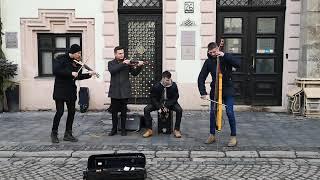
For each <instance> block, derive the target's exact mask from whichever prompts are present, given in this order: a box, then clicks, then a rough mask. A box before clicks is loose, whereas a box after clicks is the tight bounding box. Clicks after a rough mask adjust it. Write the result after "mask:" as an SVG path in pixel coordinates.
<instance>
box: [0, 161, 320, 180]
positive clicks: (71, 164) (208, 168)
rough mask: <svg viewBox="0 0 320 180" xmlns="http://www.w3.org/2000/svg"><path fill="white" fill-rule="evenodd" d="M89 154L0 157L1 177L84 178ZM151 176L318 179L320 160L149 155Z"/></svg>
mask: <svg viewBox="0 0 320 180" xmlns="http://www.w3.org/2000/svg"><path fill="white" fill-rule="evenodd" d="M86 162H87V158H81V159H79V158H22V159H21V158H11V159H5V158H2V159H0V166H1V167H0V179H1V180H9V179H10V180H11V179H17V180H18V179H30V180H31V179H32V180H35V179H36V180H40V179H44V180H46V179H50V180H51V179H57V180H58V179H59V180H65V179H82V171H83V170H85V168H86ZM147 172H148V179H154V180H156V179H159V180H160V179H161V180H162V179H163V180H168V179H181V180H182V179H183V180H188V179H190V180H191V179H192V180H207V179H208V180H209V179H228V180H232V179H234V180H241V179H275V180H276V179H279V180H281V179H292V180H293V179H295V180H299V179H301V180H302V179H314V180H316V179H319V177H320V161H319V159H318V160H314V159H313V160H305V159H276V158H269V159H267V158H260V159H259V158H211V159H209V160H208V161H205V159H195V160H193V161H192V160H190V159H185V158H183V159H179V158H171V159H161V158H160V159H157V158H153V159H148V163H147Z"/></svg>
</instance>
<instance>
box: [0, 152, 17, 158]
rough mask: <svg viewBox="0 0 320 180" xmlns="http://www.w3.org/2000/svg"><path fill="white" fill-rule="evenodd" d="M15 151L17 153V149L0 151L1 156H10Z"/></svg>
mask: <svg viewBox="0 0 320 180" xmlns="http://www.w3.org/2000/svg"><path fill="white" fill-rule="evenodd" d="M15 153H16V151H0V158H10V157H12V156H13V155H14V154H15Z"/></svg>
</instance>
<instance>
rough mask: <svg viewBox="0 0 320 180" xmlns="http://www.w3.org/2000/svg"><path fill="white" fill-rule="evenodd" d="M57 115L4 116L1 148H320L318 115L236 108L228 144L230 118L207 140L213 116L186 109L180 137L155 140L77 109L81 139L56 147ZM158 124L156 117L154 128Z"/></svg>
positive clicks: (76, 126)
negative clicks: (234, 139) (215, 138)
mask: <svg viewBox="0 0 320 180" xmlns="http://www.w3.org/2000/svg"><path fill="white" fill-rule="evenodd" d="M53 116H54V113H53V112H20V113H3V114H0V123H1V126H0V150H14V151H17V150H19V151H41V150H45V151H48V150H117V149H124V150H127V149H138V150H186V149H187V150H221V151H227V150H247V151H248V150H249V151H250V150H303V151H306V150H308V151H319V150H320V143H319V142H320V136H319V132H320V131H319V127H320V119H316V118H313V119H312V118H305V117H300V116H292V115H288V114H285V113H267V112H236V119H237V135H238V141H239V144H238V146H237V147H236V148H226V144H227V142H228V139H229V133H230V130H229V124H228V122H227V119H226V118H224V119H226V120H225V124H224V126H223V129H222V132H221V133H220V134H219V137H220V138H219V139H220V140H219V142H218V143H216V144H212V145H205V144H203V142H204V141H205V140H206V138H207V136H208V132H209V129H208V127H209V122H208V118H209V114H208V112H206V111H188V112H184V113H183V119H182V123H181V130H182V133H183V137H182V138H181V139H176V138H174V137H173V135H163V134H160V135H158V134H157V133H155V135H154V136H153V137H152V138H147V139H145V138H142V133H143V131H140V132H129V133H128V136H125V137H123V136H120V135H116V136H113V137H109V136H107V133H108V132H109V131H110V129H111V115H110V114H108V113H107V112H89V113H85V114H81V113H77V114H76V117H75V123H74V134H75V136H77V137H78V138H79V142H77V143H69V142H64V141H62V142H61V143H59V144H58V145H53V144H52V143H51V142H50V138H49V134H50V131H51V125H52V118H53ZM153 116H155V114H153ZM65 119H66V113H65V114H64V116H63V118H62V120H61V124H60V129H59V133H60V134H59V135H60V139H62V136H63V132H64V127H65V126H64V125H65ZM154 120H156V118H154ZM156 123H157V122H156V121H154V125H153V127H154V131H155V132H156V128H157V124H156ZM217 148H218V149H217Z"/></svg>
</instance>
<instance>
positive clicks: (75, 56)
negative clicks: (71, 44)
mask: <svg viewBox="0 0 320 180" xmlns="http://www.w3.org/2000/svg"><path fill="white" fill-rule="evenodd" d="M71 56H72V58H73V59H77V60H78V59H81V51H79V52H76V53H73V54H72V55H71Z"/></svg>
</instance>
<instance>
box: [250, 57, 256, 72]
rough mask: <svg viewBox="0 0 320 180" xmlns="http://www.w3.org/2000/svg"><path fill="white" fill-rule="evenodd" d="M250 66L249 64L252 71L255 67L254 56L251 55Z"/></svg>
mask: <svg viewBox="0 0 320 180" xmlns="http://www.w3.org/2000/svg"><path fill="white" fill-rule="evenodd" d="M251 59H252V64H251V68H252V70H254V67H255V63H256V58H255V57H254V55H252V58H251Z"/></svg>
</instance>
